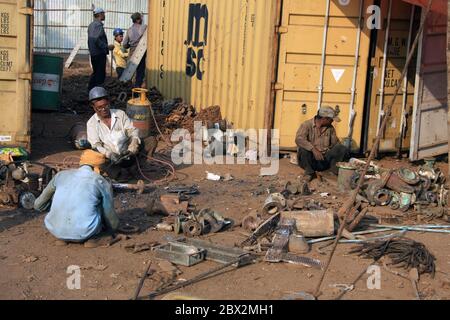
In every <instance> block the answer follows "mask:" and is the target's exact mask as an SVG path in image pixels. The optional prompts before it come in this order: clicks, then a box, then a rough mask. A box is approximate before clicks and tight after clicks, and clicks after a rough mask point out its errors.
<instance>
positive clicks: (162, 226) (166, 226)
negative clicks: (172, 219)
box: [156, 223, 173, 232]
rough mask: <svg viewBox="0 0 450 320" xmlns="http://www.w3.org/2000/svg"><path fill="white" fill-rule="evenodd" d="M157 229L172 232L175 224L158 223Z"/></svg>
mask: <svg viewBox="0 0 450 320" xmlns="http://www.w3.org/2000/svg"><path fill="white" fill-rule="evenodd" d="M156 230H158V231H167V232H171V231H173V226H172V225H171V224H168V223H158V224H157V225H156Z"/></svg>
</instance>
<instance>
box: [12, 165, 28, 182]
mask: <svg viewBox="0 0 450 320" xmlns="http://www.w3.org/2000/svg"><path fill="white" fill-rule="evenodd" d="M11 176H12V178H13V179H14V180H17V181H22V180H24V179H25V178H26V172H25V170H24V169H22V168H20V167H19V168H17V169H14V170H13V171H12V172H11Z"/></svg>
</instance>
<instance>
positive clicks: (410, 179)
mask: <svg viewBox="0 0 450 320" xmlns="http://www.w3.org/2000/svg"><path fill="white" fill-rule="evenodd" d="M397 174H398V176H399V177H400V179H402V180H403V181H404V182H406V183H407V184H409V185H412V186H415V185H417V184H418V183H419V182H420V176H419V174H418V173H416V172H414V171H412V170H410V169H408V168H401V169H399V170H397Z"/></svg>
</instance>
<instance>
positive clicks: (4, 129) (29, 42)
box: [0, 0, 33, 150]
mask: <svg viewBox="0 0 450 320" xmlns="http://www.w3.org/2000/svg"><path fill="white" fill-rule="evenodd" d="M32 27H33V3H32V1H31V0H21V1H16V0H0V101H1V103H0V114H1V116H0V145H1V146H20V147H24V148H26V149H28V150H30V131H31V130H30V125H31V123H30V121H31V119H30V116H31V111H30V108H31V66H32V49H33V35H32V32H33V31H32V30H33V29H32Z"/></svg>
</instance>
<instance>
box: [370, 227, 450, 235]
mask: <svg viewBox="0 0 450 320" xmlns="http://www.w3.org/2000/svg"><path fill="white" fill-rule="evenodd" d="M371 226H373V225H371ZM386 227H389V228H392V229H393V230H407V231H416V232H430V233H449V234H450V230H439V229H426V228H418V227H408V226H380V228H386Z"/></svg>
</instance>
